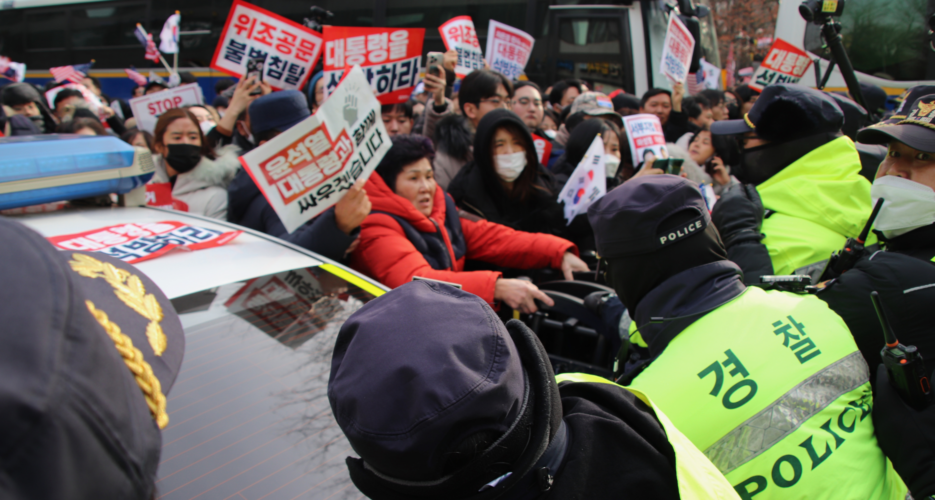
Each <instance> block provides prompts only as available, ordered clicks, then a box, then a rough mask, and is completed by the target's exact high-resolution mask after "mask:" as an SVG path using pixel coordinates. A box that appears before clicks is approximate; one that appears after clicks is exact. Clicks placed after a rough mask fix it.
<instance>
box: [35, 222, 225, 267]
mask: <svg viewBox="0 0 935 500" xmlns="http://www.w3.org/2000/svg"><path fill="white" fill-rule="evenodd" d="M242 232H243V231H227V232H225V231H219V230H217V229H207V228H203V227H195V226H190V225H188V224H185V223H184V222H178V221H171V220H164V221H160V222H153V223H149V224H118V225H116V226H108V227H102V228H99V229H92V230H90V231H85V232H83V233H75V234H65V235H62V236H55V237H52V238H49V241H51V242H52V244H53V245H55V246H56V247H57V248H59V249H60V250H85V251H91V252H101V253H103V254H107V255H110V256H111V257H115V258H118V259H120V260H122V261H124V262H129V263H131V264H132V263H136V262H142V261H144V260H149V259H154V258H156V257H159V256H160V255H163V254H165V253H167V252H169V251H170V250H173V249H176V248H179V247H184V248H185V249H186V250H203V249H205V248H214V247H219V246H221V245H225V244H227V243H228V242H230V241H231V240H233V239H234V238H236V237H237V236H240V233H242Z"/></svg>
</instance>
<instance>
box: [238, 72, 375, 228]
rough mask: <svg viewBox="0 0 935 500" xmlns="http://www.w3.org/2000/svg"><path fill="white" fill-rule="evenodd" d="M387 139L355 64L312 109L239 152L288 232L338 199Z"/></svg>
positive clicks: (368, 169) (369, 167) (365, 173)
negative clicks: (257, 144) (289, 125)
mask: <svg viewBox="0 0 935 500" xmlns="http://www.w3.org/2000/svg"><path fill="white" fill-rule="evenodd" d="M391 146H392V144H391V143H390V139H389V136H388V135H387V133H386V128H385V127H384V126H383V120H382V119H380V101H378V100H377V98H376V97H375V96H374V95H373V90H372V89H371V88H370V83H369V82H368V81H367V77H366V76H364V72H363V70H361V68H360V66H354V68H353V69H351V71H350V72H348V74H347V76H346V77H345V78H344V81H342V82H341V84H340V85H338V88H337V89H336V90H335V91H334V93H333V94H332V95H331V96H330V97H329V98H328V100H327V101H325V103H324V104H322V106H321V107H320V108H319V109H318V112H317V113H315V114H314V115H312V116H310V117H308V118H306V119H305V120H303V121H301V122H299V123H298V124H297V125H295V126H294V127H292V128H290V129H289V130H287V131H285V132H283V133H282V134H279V135H278V136H276V137H275V138H274V139H273V140H271V141H269V142H267V143H265V144H263V145H262V146H260V147H258V148H256V149H254V150H253V151H250V152H249V153H247V154H245V155H244V156H242V157H240V163H241V164H243V167H244V169H245V170H246V171H247V173H248V174H250V177H252V178H253V182H254V183H256V185H257V187H259V188H260V191H261V192H262V193H263V195H264V196H265V197H266V199H267V200H268V201H269V204H270V205H271V206H272V207H273V210H275V211H276V214H277V215H278V216H279V218H280V220H282V223H283V225H284V226H285V227H286V230H287V231H289V232H292V231H295V230H296V229H298V228H299V227H300V226H301V225H302V224H305V223H306V222H308V221H310V220H312V219H313V218H315V217H316V216H317V215H318V214H320V213H322V212H324V211H325V210H327V209H328V208H329V207H331V206H332V205H334V204H335V203H337V202H338V200H340V199H341V198H342V197H343V196H344V192H345V191H347V190H348V189H350V188H351V186H353V185H354V183H355V182H356V181H357V180H358V179H360V178H365V179H366V178H367V177H369V176H370V174H371V173H372V172H373V170H374V169H375V168H377V165H378V164H379V163H380V160H381V159H383V156H384V155H385V154H386V152H387V151H389V149H390V147H391Z"/></svg>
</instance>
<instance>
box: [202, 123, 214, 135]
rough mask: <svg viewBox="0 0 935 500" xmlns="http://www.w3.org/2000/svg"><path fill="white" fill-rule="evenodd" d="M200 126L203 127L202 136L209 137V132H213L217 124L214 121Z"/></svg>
mask: <svg viewBox="0 0 935 500" xmlns="http://www.w3.org/2000/svg"><path fill="white" fill-rule="evenodd" d="M198 126H199V127H201V133H202V134H204V135H208V132H211V130H212V129H213V128H214V127H215V124H214V122H213V121H210V120H205V121H203V122H201V123H199V124H198Z"/></svg>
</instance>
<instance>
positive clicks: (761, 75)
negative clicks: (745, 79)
mask: <svg viewBox="0 0 935 500" xmlns="http://www.w3.org/2000/svg"><path fill="white" fill-rule="evenodd" d="M811 64H812V59H811V58H810V57H808V54H807V53H805V51H804V50H801V49H799V48H798V47H796V46H794V45H792V44H790V43H787V42H786V41H785V40H783V39H781V38H777V39H776V42H775V43H773V46H772V47H770V49H769V52H768V53H767V54H766V59H764V60H763V63H762V64H760V67H759V68H757V70H756V73H754V74H753V79H752V80H750V88H751V89H755V90H758V91H760V92H762V91H763V87H765V86H767V85H769V84H771V83H799V80H801V79H802V75H804V74H805V72H806V71H808V67H809V66H810V65H811Z"/></svg>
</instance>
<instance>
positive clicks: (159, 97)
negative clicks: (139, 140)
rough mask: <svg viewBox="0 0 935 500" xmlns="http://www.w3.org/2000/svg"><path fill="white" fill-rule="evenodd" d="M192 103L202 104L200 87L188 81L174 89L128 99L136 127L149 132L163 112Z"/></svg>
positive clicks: (153, 128)
mask: <svg viewBox="0 0 935 500" xmlns="http://www.w3.org/2000/svg"><path fill="white" fill-rule="evenodd" d="M192 104H204V97H203V96H202V94H201V87H199V86H198V84H197V83H188V84H185V85H180V86H178V87H175V88H174V89H168V90H163V91H162V92H156V93H155V94H149V95H144V96H140V97H134V98H133V99H130V109H132V110H133V116H134V117H136V126H137V128H139V129H140V130H145V131H147V132H149V133H150V134H152V133H153V130H155V129H156V122H157V121H159V117H160V116H162V114H163V113H165V112H166V111H169V110H170V109H175V108H181V107H182V106H189V105H192Z"/></svg>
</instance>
